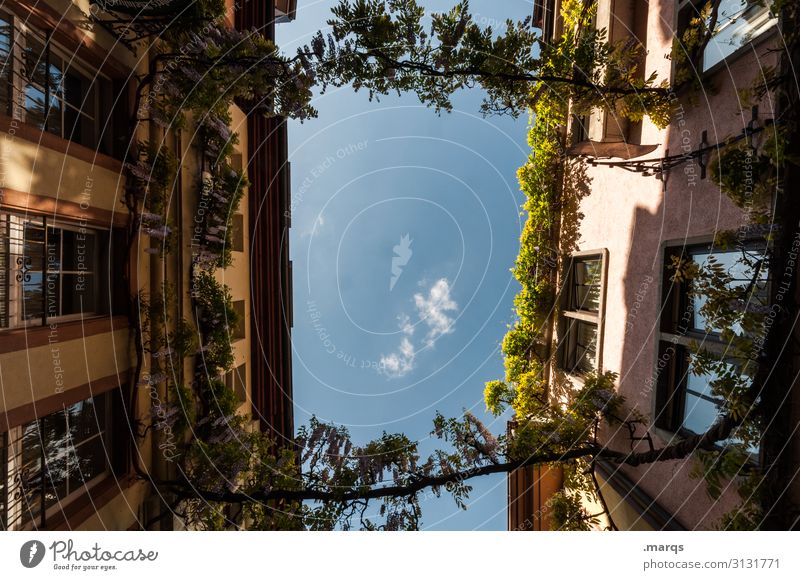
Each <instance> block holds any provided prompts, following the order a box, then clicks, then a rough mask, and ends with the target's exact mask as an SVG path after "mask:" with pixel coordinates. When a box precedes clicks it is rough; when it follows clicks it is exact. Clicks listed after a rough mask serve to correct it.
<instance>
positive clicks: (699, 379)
mask: <svg viewBox="0 0 800 580" xmlns="http://www.w3.org/2000/svg"><path fill="white" fill-rule="evenodd" d="M714 378H716V377H711V376H709V375H700V376H698V375H695V374H694V373H693V372H692V370H691V368H690V369H689V373H688V374H687V376H686V388H687V389H688V390H690V391H693V392H695V393H697V394H698V395H707V396H709V397H713V395H712V394H711V381H712V380H714Z"/></svg>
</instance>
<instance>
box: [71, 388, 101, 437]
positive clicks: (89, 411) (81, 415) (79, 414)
mask: <svg viewBox="0 0 800 580" xmlns="http://www.w3.org/2000/svg"><path fill="white" fill-rule="evenodd" d="M104 400H105V399H104V398H103V397H102V396H100V397H98V398H97V401H95V399H87V400H85V401H81V402H80V403H76V404H74V405H72V406H70V407H69V408H68V409H67V421H68V424H69V432H70V436H71V437H72V443H73V445H79V444H80V443H81V442H83V441H85V440H86V439H88V438H90V437H93V436H94V435H97V434H98V433H99V432H100V431H102V430H104V429H105V410H104V409H103V405H104ZM95 405H98V406H99V407H100V412H99V413H98V409H97V408H96V407H95Z"/></svg>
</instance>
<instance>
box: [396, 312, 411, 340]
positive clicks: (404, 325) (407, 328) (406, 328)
mask: <svg viewBox="0 0 800 580" xmlns="http://www.w3.org/2000/svg"><path fill="white" fill-rule="evenodd" d="M397 320H398V321H399V322H400V330H401V331H402V332H403V334H405V335H406V336H411V335H413V334H414V325H413V324H411V318H409V316H408V314H406V313H403V314H401V315H400V316H398V317H397Z"/></svg>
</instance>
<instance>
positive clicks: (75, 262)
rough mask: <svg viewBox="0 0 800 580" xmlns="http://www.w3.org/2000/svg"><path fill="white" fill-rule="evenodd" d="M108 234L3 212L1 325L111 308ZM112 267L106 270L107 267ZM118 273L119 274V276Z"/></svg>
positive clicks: (0, 237)
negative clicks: (103, 270)
mask: <svg viewBox="0 0 800 580" xmlns="http://www.w3.org/2000/svg"><path fill="white" fill-rule="evenodd" d="M108 236H109V232H108V231H104V230H96V229H90V228H86V227H78V226H77V225H73V224H68V223H64V222H60V221H56V220H53V219H52V218H50V217H38V216H33V215H30V214H28V215H21V214H15V213H10V212H0V328H16V327H21V326H28V325H36V324H41V325H44V324H48V323H50V322H54V321H59V320H69V319H77V318H81V317H85V316H92V315H96V314H103V313H106V312H107V311H108V302H107V300H108V294H109V292H108V291H106V290H104V288H102V287H101V283H102V282H105V281H107V279H108V276H104V275H102V272H101V269H106V268H107V266H108V264H107V262H108V259H107V251H108V247H109V237H108ZM106 271H107V270H106ZM115 275H116V274H115Z"/></svg>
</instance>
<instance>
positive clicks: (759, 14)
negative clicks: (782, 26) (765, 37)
mask: <svg viewBox="0 0 800 580" xmlns="http://www.w3.org/2000/svg"><path fill="white" fill-rule="evenodd" d="M708 4H709V0H700V1H698V0H683V2H682V3H681V7H680V12H679V14H678V29H679V30H681V31H683V30H685V29H686V27H687V26H689V22H690V21H691V19H692V18H696V17H697V16H698V15H700V14H701V13H702V11H703V9H704V8H705V7H707V6H708ZM771 4H772V1H771V0H768V1H767V2H761V1H759V0H722V1H721V2H720V6H719V12H718V15H717V25H716V27H715V30H714V35H713V36H712V38H711V40H710V41H709V43H708V46H706V49H705V51H704V52H703V55H702V62H701V63H699V64H701V65H702V66H701V67H700V68H701V70H702V72H706V71H707V70H709V69H711V68H712V67H713V66H714V65H716V64H718V63H720V62H722V61H723V60H725V59H726V58H728V57H729V56H731V55H732V54H734V53H735V52H736V51H737V50H739V49H740V48H742V47H743V46H745V45H747V44H748V43H750V42H752V41H753V40H755V39H756V38H758V37H759V36H761V35H762V34H763V33H765V32H767V31H768V30H770V29H771V28H772V27H773V26H775V25H776V24H777V22H778V19H777V18H776V17H775V16H773V15H772V14H770V6H771Z"/></svg>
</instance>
